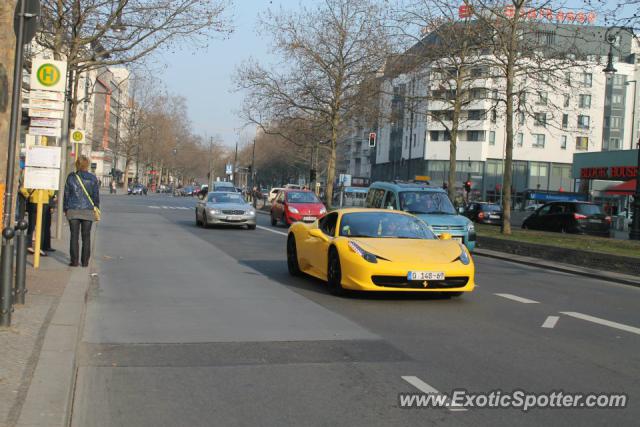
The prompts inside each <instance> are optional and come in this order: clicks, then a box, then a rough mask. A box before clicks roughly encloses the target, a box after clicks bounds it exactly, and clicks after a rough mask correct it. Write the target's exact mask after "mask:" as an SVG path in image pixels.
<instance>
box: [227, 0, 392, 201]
mask: <svg viewBox="0 0 640 427" xmlns="http://www.w3.org/2000/svg"><path fill="white" fill-rule="evenodd" d="M384 15H385V12H384V8H383V7H382V5H381V4H379V3H377V2H376V1H374V0H324V1H323V2H322V3H321V4H320V5H319V6H317V7H302V8H301V9H300V10H299V11H298V12H296V13H291V14H290V13H285V12H284V11H280V12H278V13H271V12H270V13H268V14H267V15H265V16H263V17H262V19H261V27H262V30H263V32H266V33H267V34H269V35H270V36H271V37H273V45H274V51H275V53H276V54H278V55H280V57H281V58H282V59H283V64H282V65H281V66H276V67H272V68H270V69H269V68H266V67H263V66H261V65H259V64H257V63H255V62H248V63H246V64H245V65H244V66H243V67H241V69H240V70H239V79H238V87H239V88H240V89H243V90H245V91H246V92H247V96H246V102H247V108H246V109H245V111H246V112H247V114H246V119H247V120H248V121H249V122H253V123H258V124H260V125H262V126H263V127H264V128H269V126H268V123H273V122H279V123H283V122H287V121H291V120H293V121H298V120H301V121H308V122H311V123H314V124H316V123H320V124H321V125H322V126H323V127H325V129H326V130H327V133H328V134H329V153H328V154H329V156H328V162H327V180H326V182H327V190H326V196H327V203H329V204H331V199H332V196H333V185H334V181H335V167H336V148H337V144H338V141H339V140H340V136H341V135H342V134H343V132H344V128H345V124H346V123H348V121H349V119H350V118H351V116H352V114H353V112H354V111H356V110H357V109H358V108H359V107H360V105H359V102H360V100H361V97H360V96H359V93H360V91H361V88H362V83H363V82H365V81H367V80H368V79H371V78H372V77H374V76H375V74H376V72H378V71H379V70H381V68H382V67H383V65H384V63H385V59H386V57H387V54H388V52H389V46H388V37H387V30H386V27H385V26H384V25H383V22H384V19H385V17H384ZM374 97H375V95H374V96H372V98H373V99H375V98H374ZM372 104H373V103H372Z"/></svg>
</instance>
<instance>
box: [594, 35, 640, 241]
mask: <svg viewBox="0 0 640 427" xmlns="http://www.w3.org/2000/svg"><path fill="white" fill-rule="evenodd" d="M613 30H618V31H620V30H625V31H628V32H630V33H631V34H632V35H633V33H632V32H631V30H629V29H628V28H622V27H609V28H608V29H607V32H606V33H605V35H604V38H605V40H606V41H607V43H609V54H608V55H607V67H606V68H605V69H604V70H602V71H604V73H605V74H607V75H608V76H611V75H613V74H615V73H616V71H617V70H616V69H615V67H614V66H613V45H614V43H615V42H616V36H615V34H611V32H612V31H613ZM634 83H635V81H634ZM634 102H635V97H634ZM634 113H635V107H634ZM634 120H635V119H634ZM633 127H634V124H632V125H631V129H632V131H631V133H632V136H631V138H633ZM636 148H637V150H638V160H637V166H638V171H639V172H640V141H638V143H637V145H636ZM629 240H640V173H636V190H635V193H634V195H633V222H632V223H631V228H630V230H629Z"/></svg>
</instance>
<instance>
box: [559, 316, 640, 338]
mask: <svg viewBox="0 0 640 427" xmlns="http://www.w3.org/2000/svg"><path fill="white" fill-rule="evenodd" d="M560 314H565V315H567V316H571V317H575V318H576V319H582V320H586V321H587V322H593V323H597V324H599V325H603V326H608V327H610V328H614V329H620V330H621V331H626V332H631V333H632V334H636V335H640V328H636V327H634V326H629V325H625V324H622V323H618V322H612V321H610V320H606V319H601V318H599V317H594V316H589V315H588V314H582V313H576V312H573V311H561V312H560Z"/></svg>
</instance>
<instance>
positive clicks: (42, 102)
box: [29, 92, 64, 111]
mask: <svg viewBox="0 0 640 427" xmlns="http://www.w3.org/2000/svg"><path fill="white" fill-rule="evenodd" d="M54 93H55V92H54ZM29 108H43V109H45V110H59V111H63V110H64V101H51V100H49V99H38V98H31V99H29Z"/></svg>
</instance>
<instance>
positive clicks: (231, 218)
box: [225, 216, 240, 221]
mask: <svg viewBox="0 0 640 427" xmlns="http://www.w3.org/2000/svg"><path fill="white" fill-rule="evenodd" d="M225 219H226V220H227V221H238V220H239V219H240V218H239V217H237V216H227V217H226V218H225Z"/></svg>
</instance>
